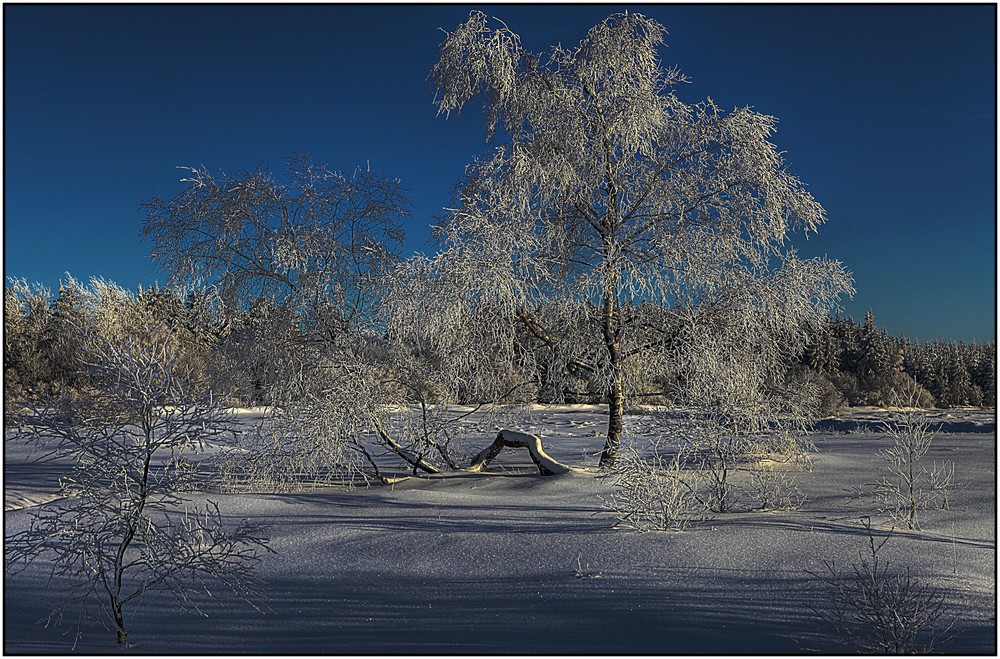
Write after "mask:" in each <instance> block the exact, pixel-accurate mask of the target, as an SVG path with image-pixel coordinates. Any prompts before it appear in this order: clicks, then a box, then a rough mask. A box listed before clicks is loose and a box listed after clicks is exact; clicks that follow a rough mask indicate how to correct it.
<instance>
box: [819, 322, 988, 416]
mask: <svg viewBox="0 0 1000 659" xmlns="http://www.w3.org/2000/svg"><path fill="white" fill-rule="evenodd" d="M802 365H803V366H805V367H807V368H808V369H809V370H810V371H812V372H813V373H814V374H818V379H819V380H820V382H821V385H822V386H823V387H824V388H825V396H824V404H823V407H824V411H826V412H828V413H835V412H836V410H837V408H838V407H840V406H845V405H850V406H857V405H892V404H895V403H897V402H909V403H915V406H917V407H956V406H962V405H971V406H995V405H996V344H995V343H964V342H957V343H956V342H954V341H932V342H927V343H913V342H911V341H909V340H908V339H906V338H902V337H896V336H892V335H890V334H889V333H888V332H886V331H885V330H883V329H879V328H878V327H877V326H876V325H875V318H874V315H873V314H872V312H871V311H868V313H867V314H866V315H865V320H864V322H863V323H860V324H859V323H857V322H855V321H854V320H853V319H851V318H849V317H848V318H841V317H840V315H839V314H838V315H837V316H836V317H833V318H830V319H829V320H828V321H827V322H826V323H824V324H822V325H820V326H818V327H815V328H813V330H812V338H811V342H810V346H809V348H808V349H807V350H806V352H805V353H804V354H803V356H802Z"/></svg>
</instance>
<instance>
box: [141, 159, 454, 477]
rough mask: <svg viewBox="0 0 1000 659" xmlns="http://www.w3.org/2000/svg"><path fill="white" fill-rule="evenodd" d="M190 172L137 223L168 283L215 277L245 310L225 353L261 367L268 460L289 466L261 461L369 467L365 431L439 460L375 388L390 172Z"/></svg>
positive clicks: (313, 470) (228, 302) (395, 202)
mask: <svg viewBox="0 0 1000 659" xmlns="http://www.w3.org/2000/svg"><path fill="white" fill-rule="evenodd" d="M186 171H188V172H189V175H188V176H187V177H185V178H184V179H183V182H184V183H186V187H185V188H184V189H183V190H182V191H181V192H180V193H179V194H177V195H176V196H174V197H173V198H170V199H164V198H161V197H154V198H152V199H150V200H148V201H146V202H144V203H143V208H144V209H145V212H146V222H145V226H144V230H143V233H144V236H145V238H146V240H148V241H149V242H150V243H151V244H152V256H153V259H154V261H156V262H157V263H158V264H159V265H160V266H161V267H163V268H164V269H165V270H166V271H167V272H168V273H169V275H170V283H171V284H174V285H182V286H212V287H214V288H215V290H216V291H217V293H218V296H219V299H221V300H222V303H223V305H224V306H225V308H226V309H228V311H229V312H230V313H232V314H233V315H234V316H240V315H242V316H244V317H245V316H247V315H250V316H252V317H253V322H252V323H251V329H253V328H254V327H255V328H257V329H258V330H259V331H258V332H257V334H256V335H255V336H252V337H248V340H245V341H242V342H240V343H239V344H233V345H231V346H230V347H232V348H234V349H237V350H240V349H243V350H246V351H247V352H246V354H243V355H240V354H236V355H229V358H230V359H233V360H240V359H243V360H244V361H250V362H252V363H253V364H254V366H255V368H256V370H258V371H262V370H269V371H270V372H269V373H260V380H261V381H264V382H267V383H269V384H270V391H269V392H267V393H268V395H267V397H266V400H268V402H270V403H271V404H272V405H273V406H274V420H275V422H276V423H275V426H274V427H273V428H270V429H269V436H268V438H267V440H268V442H271V448H270V449H269V451H270V452H271V455H270V456H269V457H268V459H270V457H277V458H279V459H281V460H284V461H285V462H287V463H288V464H284V465H277V464H269V465H268V467H269V469H268V470H266V471H269V472H270V467H275V468H277V470H278V471H279V472H281V473H290V472H288V469H287V468H290V469H291V471H292V472H295V471H299V472H302V471H303V470H305V471H308V472H309V473H310V474H311V476H310V477H312V476H323V475H324V474H325V475H329V474H333V473H338V474H342V473H344V472H345V471H346V472H351V473H356V472H357V471H358V468H359V465H365V464H366V465H367V466H368V467H369V468H370V471H373V472H375V473H376V474H377V473H378V467H377V466H376V464H375V461H374V456H373V455H372V453H371V451H370V450H369V448H368V447H367V443H366V438H365V435H366V433H371V434H372V435H374V436H376V437H377V438H379V439H380V440H381V443H382V444H383V445H384V447H386V448H387V449H388V450H389V451H391V452H392V453H393V454H395V455H396V456H398V457H399V458H401V459H403V460H404V461H406V462H408V463H410V464H411V465H413V466H415V467H417V468H420V469H423V470H424V471H431V472H433V471H437V468H436V467H434V466H433V465H431V464H430V463H428V462H427V461H426V460H424V459H423V458H422V457H420V456H418V455H415V454H414V453H413V452H411V451H409V450H407V449H406V448H405V447H404V446H403V445H402V444H401V443H400V442H399V441H398V440H397V439H396V437H394V436H393V435H392V434H391V433H390V432H389V428H388V427H387V425H386V423H385V416H386V413H387V410H388V409H389V407H390V406H391V405H393V404H395V403H398V402H400V400H399V397H398V396H395V395H394V394H393V392H392V391H391V390H390V389H389V388H387V387H386V386H385V381H386V380H387V379H391V378H389V377H387V376H386V374H385V373H384V370H385V369H384V368H383V365H384V364H385V363H386V359H385V355H384V352H385V345H384V341H383V340H382V338H381V335H382V333H383V330H382V328H381V325H380V321H379V319H378V318H377V317H376V306H377V302H378V300H379V299H380V298H381V296H382V294H383V289H384V282H385V276H386V273H387V271H388V270H389V269H390V267H391V266H392V265H393V264H394V263H395V262H396V261H397V259H398V251H399V248H400V245H401V243H402V240H403V230H402V222H403V219H404V218H405V217H406V216H407V215H408V213H409V207H410V204H409V201H408V199H407V197H406V195H405V193H404V191H403V190H402V187H401V185H400V182H399V180H398V179H393V178H390V177H388V176H386V175H384V174H382V173H380V172H378V171H376V170H373V169H371V168H370V167H366V168H359V169H358V170H356V171H355V172H354V173H353V174H352V175H349V176H348V175H345V174H342V173H339V172H335V171H332V170H331V169H330V168H329V167H328V166H327V165H326V164H321V163H317V162H315V161H314V160H312V159H311V158H310V157H308V156H304V155H297V156H294V157H292V158H291V159H290V160H289V163H288V168H287V172H286V175H285V176H280V175H279V174H276V173H274V172H272V171H271V170H270V169H268V168H264V167H258V168H256V169H252V170H249V171H244V172H239V173H236V174H221V175H218V176H216V175H213V174H212V173H211V172H209V171H208V170H206V169H204V168H201V169H198V168H193V169H187V170H186ZM262 360H263V363H262ZM272 440H274V441H277V444H274V443H273V441H272ZM251 443H252V444H253V446H250V447H248V448H249V449H252V452H257V448H259V442H256V443H255V442H251ZM255 447H256V448H255ZM237 457H238V456H237ZM359 461H360V462H359ZM265 462H266V460H265ZM234 467H236V468H237V469H236V471H240V468H239V465H234ZM236 471H234V472H233V473H236ZM269 478H270V477H269Z"/></svg>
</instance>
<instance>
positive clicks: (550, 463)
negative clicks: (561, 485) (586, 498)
mask: <svg viewBox="0 0 1000 659" xmlns="http://www.w3.org/2000/svg"><path fill="white" fill-rule="evenodd" d="M505 448H526V449H528V454H529V455H530V456H531V461H532V462H534V463H535V466H536V467H538V471H539V473H541V474H542V476H555V475H557V474H565V473H567V472H568V471H569V470H570V468H569V467H567V466H566V465H564V464H562V463H561V462H556V461H555V460H553V459H552V458H550V457H549V456H548V455H547V454H546V453H545V451H544V450H542V440H541V439H540V438H539V437H538V436H537V435H529V434H528V433H524V432H516V431H514V430H501V431H500V432H499V433H497V438H496V439H495V440H493V443H492V444H490V445H489V446H487V447H486V448H484V449H483V450H482V451H480V452H479V453H478V454H477V455H476V457H474V458H472V464H471V465H470V466H469V470H470V471H482V470H484V469H486V466H487V465H488V464H489V463H490V461H491V460H492V459H493V458H495V457H497V456H498V455H499V454H500V451H502V450H503V449H505Z"/></svg>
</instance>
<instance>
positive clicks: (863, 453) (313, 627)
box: [4, 406, 997, 654]
mask: <svg viewBox="0 0 1000 659" xmlns="http://www.w3.org/2000/svg"><path fill="white" fill-rule="evenodd" d="M930 414H931V415H932V417H933V420H934V421H935V422H940V423H941V424H942V426H941V429H942V432H941V434H940V435H939V436H938V437H937V439H936V440H935V442H934V447H933V448H932V450H931V452H930V454H929V455H928V456H927V457H926V458H925V460H927V461H928V462H931V461H934V460H938V461H940V460H953V461H954V462H955V464H956V466H957V467H956V477H957V480H958V481H959V482H960V483H961V487H960V489H958V490H957V491H956V492H955V493H954V494H953V496H952V500H951V510H928V511H925V512H924V513H923V516H922V518H921V519H922V524H923V526H924V530H922V531H898V530H897V531H895V532H894V534H893V537H892V538H891V539H890V540H889V542H888V544H887V545H886V546H885V550H884V551H885V553H886V557H887V558H888V559H889V560H890V561H891V562H892V563H893V564H895V565H898V566H909V568H910V571H911V574H912V575H913V576H915V577H917V578H919V579H920V580H922V581H925V582H928V583H931V584H933V585H935V586H936V587H938V588H939V589H941V591H942V592H943V593H944V594H945V595H946V598H947V604H948V606H949V614H948V615H949V617H950V618H954V620H955V622H954V626H953V627H952V630H951V632H952V634H953V635H954V638H953V639H952V641H951V642H950V643H949V644H948V645H946V646H944V647H943V648H942V649H943V650H945V651H947V652H949V653H960V654H994V653H995V652H996V649H997V648H996V507H995V503H996V417H995V414H994V413H993V412H992V411H976V410H958V411H955V410H952V411H940V410H939V411H933V412H930ZM254 418H255V417H254V414H253V413H244V414H242V415H241V416H240V421H241V422H242V423H251V422H253V420H254ZM880 418H883V413H881V412H879V411H877V410H862V411H858V412H855V413H854V414H853V415H852V416H850V417H848V418H846V419H841V420H827V421H824V422H821V423H820V424H819V427H818V429H817V430H816V432H815V434H814V435H813V436H812V439H813V441H814V442H815V444H816V446H817V449H818V452H817V453H816V454H815V455H814V456H813V469H812V470H811V471H802V472H799V473H797V474H796V476H797V482H798V486H799V488H800V489H801V490H802V491H803V492H804V493H805V494H806V496H807V500H806V502H805V504H804V505H803V506H802V508H801V509H799V510H795V511H787V512H773V513H759V512H758V513H734V514H720V515H715V516H714V518H713V519H711V520H709V521H705V522H703V523H700V524H696V525H693V526H691V527H690V528H689V529H688V530H687V531H684V532H682V533H672V532H667V533H660V532H657V533H637V532H633V531H621V530H614V529H612V524H613V522H614V519H613V518H612V517H611V515H610V514H609V513H608V511H607V510H606V509H605V508H604V507H603V506H602V504H601V500H600V496H601V495H602V494H603V495H607V494H608V493H609V492H610V490H611V484H610V482H609V480H608V479H600V478H598V477H597V470H596V465H597V455H598V454H599V452H600V450H601V447H602V444H603V437H602V436H601V435H600V431H601V430H602V429H603V426H604V423H605V420H606V416H605V414H604V413H603V412H602V410H601V408H599V407H588V406H575V407H568V406H567V407H555V408H547V409H538V410H536V411H535V413H534V414H533V415H532V417H531V418H529V419H527V420H526V421H525V422H524V423H522V424H521V425H519V426H517V427H516V429H518V430H523V431H527V432H532V433H535V434H539V435H541V436H542V438H543V441H544V444H545V450H546V451H547V452H548V453H549V455H551V456H552V457H553V458H554V459H556V460H558V461H560V462H563V463H565V464H569V465H573V466H574V467H578V468H579V469H577V470H575V471H574V472H572V473H570V474H568V475H564V476H556V477H542V476H539V475H538V474H537V471H536V470H535V469H534V467H533V465H532V464H531V462H530V460H529V459H528V456H527V453H526V452H525V451H523V450H521V451H509V450H508V451H505V452H504V453H503V454H501V456H500V457H499V458H498V459H497V460H496V461H495V462H494V463H492V464H491V465H490V467H489V469H488V471H487V472H486V473H482V474H473V473H460V474H447V475H443V476H437V477H432V478H419V479H408V480H405V481H402V482H399V483H396V484H395V485H393V486H391V487H375V488H371V489H365V488H359V489H355V490H353V491H342V490H325V491H315V492H308V493H302V494H219V493H204V494H198V495H194V496H192V497H191V499H192V501H193V502H194V503H201V502H203V501H204V500H205V499H211V500H213V501H217V502H218V503H219V506H220V508H221V510H222V511H223V513H224V514H225V515H226V516H227V517H230V518H232V519H234V520H235V519H243V518H250V519H254V520H258V521H261V522H264V523H266V524H268V525H270V529H269V535H270V537H271V544H270V546H271V548H272V549H273V550H274V552H275V553H273V554H269V555H267V556H265V557H264V559H263V561H262V563H261V564H260V567H259V573H260V575H261V576H262V577H263V578H264V580H265V582H266V585H267V589H268V592H269V600H268V602H267V610H266V611H264V612H257V611H255V610H253V609H252V608H250V607H249V606H247V605H246V604H243V603H241V602H239V601H236V600H233V599H231V598H227V597H226V594H225V593H224V592H220V600H218V601H208V602H205V603H204V605H203V606H202V609H203V610H204V612H205V613H206V614H207V617H198V616H196V615H192V614H188V613H183V612H180V611H177V610H176V608H175V607H174V605H173V604H172V601H171V599H170V597H169V595H167V594H164V593H158V592H153V593H148V594H146V595H145V597H144V599H143V600H141V601H138V602H135V603H134V606H132V610H131V612H127V614H129V620H130V633H129V641H130V642H131V643H133V644H134V651H136V652H139V653H192V654H206V653H225V654H238V653H255V654H261V653H290V654H320V653H338V654H345V653H346V654H357V653H379V654H382V653H385V654H396V653H408V654H413V653H418V654H426V653H432V654H454V653H460V654H468V653H472V654H478V653H488V654H505V653H528V654H538V653H543V654H553V653H557V654H564V653H578V654H634V653H654V654H678V653H679V654H706V653H707V654H716V653H739V654H745V653H769V654H770V653H779V654H780V653H799V652H810V651H820V652H840V651H842V647H841V646H839V645H837V644H836V642H835V639H834V638H833V637H832V636H831V635H830V634H829V632H830V630H829V629H826V628H825V627H824V625H823V624H822V623H821V622H820V621H819V619H818V618H817V615H816V613H814V611H813V609H822V608H824V607H825V606H827V604H828V602H827V600H826V599H825V598H824V594H823V593H824V586H823V584H822V583H820V582H819V581H818V580H817V579H816V578H814V577H811V576H810V575H809V574H808V572H809V571H813V572H823V571H824V562H830V561H833V562H835V563H836V564H837V565H838V566H843V567H845V568H846V567H849V566H850V564H851V563H852V562H857V561H858V551H859V550H861V549H863V548H864V543H865V541H866V536H865V534H864V531H863V529H862V528H861V526H860V525H859V523H858V519H859V517H861V516H863V515H873V514H874V513H875V510H876V507H877V506H876V503H875V501H874V499H873V497H872V495H871V483H873V482H874V481H875V480H876V479H877V478H878V476H879V469H880V467H881V465H880V463H879V461H878V460H877V458H876V455H875V454H876V451H877V450H878V449H879V448H881V447H883V446H885V445H886V444H887V442H888V441H889V440H887V439H886V438H885V436H884V435H881V434H879V433H878V432H877V431H876V430H877V425H878V422H879V419H880ZM627 423H629V424H630V427H631V429H632V431H633V432H635V433H639V434H641V433H647V434H649V433H651V432H654V430H653V426H652V424H651V422H650V420H649V419H648V418H643V417H637V416H632V417H629V418H628V419H627ZM492 439H493V436H492V435H491V434H490V433H489V432H486V430H485V429H484V430H483V431H482V436H481V440H477V442H474V443H477V445H478V447H479V448H481V447H485V446H486V445H488V444H489V443H490V442H491V441H492ZM7 444H8V445H7V447H6V453H5V468H4V473H5V484H4V502H5V514H4V517H5V534H6V536H10V535H11V534H13V533H16V532H18V531H20V530H22V529H24V528H25V527H26V525H27V524H28V523H29V522H30V513H31V509H32V506H34V505H45V504H46V502H47V501H50V500H51V499H52V497H53V494H54V492H55V491H56V488H57V483H58V477H59V475H60V473H61V471H62V469H63V467H64V465H59V464H57V463H41V464H40V463H38V462H35V461H33V459H32V458H31V457H30V456H29V455H28V454H27V453H26V451H24V450H23V448H22V447H21V446H19V445H18V444H16V443H12V442H8V443H7ZM878 528H879V529H880V531H881V530H885V529H888V526H879V527H878ZM60 591H61V584H60V581H59V580H58V579H53V580H52V581H51V582H50V581H49V580H48V571H47V569H46V567H45V566H44V565H34V566H33V567H31V568H30V569H29V570H27V571H25V572H22V573H19V574H16V575H12V576H11V575H8V576H7V577H6V578H5V591H4V623H5V624H4V650H5V652H7V653H67V652H69V651H70V649H71V647H72V644H73V641H74V634H73V631H69V633H67V634H64V633H63V632H65V631H67V630H68V629H70V628H71V627H72V623H73V622H74V621H73V620H65V621H64V622H63V624H61V625H55V626H51V627H49V628H45V627H42V626H40V625H36V624H34V623H35V621H36V620H38V619H40V618H43V617H44V616H46V614H47V613H48V612H49V610H51V609H52V608H53V607H54V606H55V605H56V604H57V603H58V602H59V598H60ZM114 650H115V637H114V634H113V633H112V632H109V631H106V630H105V629H104V628H103V627H101V625H100V624H99V623H95V622H86V623H85V624H84V627H83V636H82V638H81V639H80V642H79V644H78V645H77V646H76V652H79V653H104V652H111V651H114Z"/></svg>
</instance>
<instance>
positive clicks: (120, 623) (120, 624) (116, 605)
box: [111, 597, 128, 647]
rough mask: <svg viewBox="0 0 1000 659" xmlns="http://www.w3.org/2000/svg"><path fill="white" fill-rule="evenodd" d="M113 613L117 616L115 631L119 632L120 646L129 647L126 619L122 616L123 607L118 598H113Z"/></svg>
mask: <svg viewBox="0 0 1000 659" xmlns="http://www.w3.org/2000/svg"><path fill="white" fill-rule="evenodd" d="M111 611H112V612H113V613H114V616H115V631H116V632H118V645H120V646H121V647H125V646H126V645H128V632H126V631H125V618H124V617H123V616H122V605H121V603H120V602H119V601H118V598H117V597H112V598H111Z"/></svg>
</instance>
